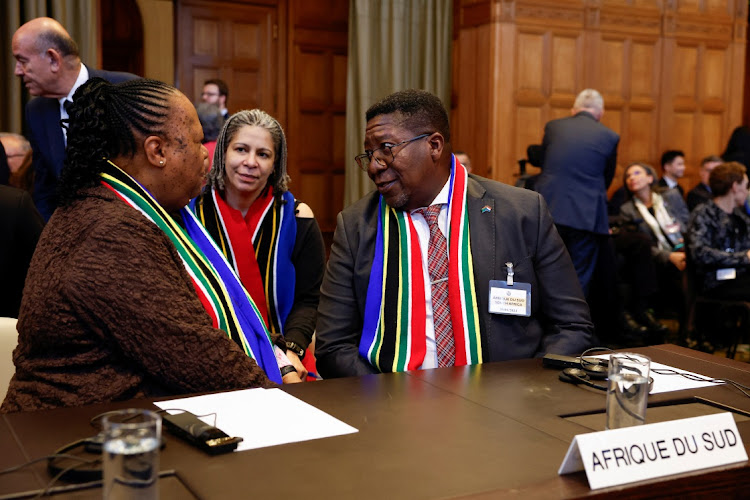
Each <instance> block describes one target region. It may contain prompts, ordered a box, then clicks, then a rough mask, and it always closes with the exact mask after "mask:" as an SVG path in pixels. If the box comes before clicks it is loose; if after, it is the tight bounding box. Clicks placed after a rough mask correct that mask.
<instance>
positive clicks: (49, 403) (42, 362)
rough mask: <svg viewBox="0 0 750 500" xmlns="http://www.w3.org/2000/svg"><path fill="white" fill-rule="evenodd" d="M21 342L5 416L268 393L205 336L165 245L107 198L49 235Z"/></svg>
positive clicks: (34, 275) (69, 214)
mask: <svg viewBox="0 0 750 500" xmlns="http://www.w3.org/2000/svg"><path fill="white" fill-rule="evenodd" d="M18 332H19V336H18V347H17V348H16V350H15V351H14V353H13V361H14V363H15V365H16V374H15V376H14V377H13V379H12V381H11V383H10V387H9V389H8V394H7V396H6V398H5V401H4V402H3V405H2V407H1V408H0V411H2V412H14V411H28V410H37V409H43V408H54V407H59V406H77V405H83V404H89V403H98V402H105V401H117V400H126V399H131V398H136V397H146V396H162V395H177V394H185V393H192V392H202V391H213V390H223V389H233V388H246V387H258V386H269V385H273V383H272V382H270V381H269V380H268V378H267V377H266V376H265V374H264V373H263V371H262V369H261V368H260V367H259V366H258V365H257V364H256V363H255V361H253V360H252V359H250V358H248V357H247V356H246V355H245V354H244V353H243V352H242V350H241V349H240V348H239V347H238V346H237V345H236V344H235V343H234V342H233V341H232V340H231V339H229V338H228V337H227V335H226V334H225V333H224V332H223V331H221V330H217V329H215V328H213V327H212V325H211V319H210V318H209V316H208V314H207V313H206V311H205V310H204V309H203V306H202V304H201V302H200V300H199V299H198V296H197V295H196V293H195V291H194V288H193V285H192V283H191V280H190V277H189V275H188V274H187V272H186V271H185V268H184V266H183V263H182V260H181V259H180V257H179V255H178V253H177V250H176V249H175V247H174V245H172V243H171V241H170V240H169V238H168V237H167V236H166V235H165V234H164V233H163V232H162V231H161V230H160V229H159V228H158V227H157V226H156V225H154V224H153V223H151V222H150V221H149V220H147V219H146V218H145V217H144V216H143V215H142V214H141V213H140V212H138V211H137V210H135V209H133V208H131V207H129V206H128V205H126V204H125V203H124V202H122V201H121V200H119V199H117V198H116V197H115V196H114V194H113V193H112V192H110V191H109V190H107V189H106V188H104V187H95V188H92V189H89V190H87V191H85V198H83V199H82V200H80V201H76V202H74V203H73V204H72V205H71V206H68V207H63V208H60V209H58V210H57V211H56V212H55V213H54V215H53V216H52V218H51V219H50V221H49V223H48V224H47V226H46V228H45V230H44V232H43V233H42V236H41V239H40V240H39V244H38V246H37V249H36V253H35V254H34V258H33V259H32V262H31V267H30V269H29V273H28V277H27V280H26V287H25V289H24V297H23V302H22V304H21V311H20V315H19V320H18Z"/></svg>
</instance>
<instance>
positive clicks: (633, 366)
mask: <svg viewBox="0 0 750 500" xmlns="http://www.w3.org/2000/svg"><path fill="white" fill-rule="evenodd" d="M650 367H651V360H650V359H649V358H647V357H646V356H644V355H642V354H634V353H630V352H618V353H614V354H612V355H611V356H610V357H609V374H608V377H607V378H608V379H609V383H608V390H607V429H619V428H621V427H631V426H633V425H643V424H644V423H646V405H647V403H648V389H649V371H650Z"/></svg>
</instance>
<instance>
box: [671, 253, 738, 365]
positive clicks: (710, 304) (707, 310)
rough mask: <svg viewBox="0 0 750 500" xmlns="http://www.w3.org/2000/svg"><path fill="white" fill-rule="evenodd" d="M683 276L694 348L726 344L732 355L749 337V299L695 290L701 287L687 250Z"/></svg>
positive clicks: (731, 355) (688, 333)
mask: <svg viewBox="0 0 750 500" xmlns="http://www.w3.org/2000/svg"><path fill="white" fill-rule="evenodd" d="M683 276H684V287H685V300H686V301H687V311H688V318H687V328H686V329H685V331H686V332H687V335H688V336H691V337H692V338H693V339H694V340H695V341H697V343H698V348H700V347H701V346H706V345H708V346H721V347H726V349H727V357H728V358H732V359H734V357H735V356H736V355H737V346H738V345H739V344H741V343H743V341H747V339H748V337H749V336H748V333H749V332H750V301H744V300H729V299H715V298H711V297H708V296H705V295H701V294H700V293H699V292H698V290H700V289H701V288H702V286H701V283H700V281H701V280H700V277H699V276H698V273H697V271H696V266H695V263H694V262H693V261H692V259H691V258H690V252H688V254H687V267H686V268H685V272H684V273H683ZM702 350H703V349H702ZM706 350H713V349H712V348H710V349H706Z"/></svg>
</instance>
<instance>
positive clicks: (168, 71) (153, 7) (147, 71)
mask: <svg viewBox="0 0 750 500" xmlns="http://www.w3.org/2000/svg"><path fill="white" fill-rule="evenodd" d="M136 1H137V2H138V7H139V8H140V9H141V17H142V18H143V68H144V75H143V76H144V77H146V78H153V79H155V80H161V81H162V82H166V83H169V84H170V85H174V68H175V60H174V39H175V33H174V5H173V3H172V0H136Z"/></svg>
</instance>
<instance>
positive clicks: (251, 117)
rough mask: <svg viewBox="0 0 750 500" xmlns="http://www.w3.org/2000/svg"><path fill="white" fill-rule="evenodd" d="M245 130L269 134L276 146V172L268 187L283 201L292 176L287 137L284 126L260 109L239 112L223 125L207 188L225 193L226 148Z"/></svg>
mask: <svg viewBox="0 0 750 500" xmlns="http://www.w3.org/2000/svg"><path fill="white" fill-rule="evenodd" d="M244 126H251V127H260V128H263V129H266V130H268V133H270V134H271V140H272V141H273V146H274V149H275V151H274V156H275V157H276V160H275V161H274V165H273V172H271V176H270V177H269V178H268V184H269V185H271V186H273V194H274V196H275V197H281V195H282V194H284V193H286V192H287V191H288V190H289V180H290V179H289V175H288V174H287V173H286V172H287V169H286V159H287V152H286V136H285V135H284V129H283V128H281V124H280V123H279V122H278V121H277V120H276V118H274V117H273V116H271V115H269V114H268V113H266V112H265V111H262V110H260V109H251V110H244V111H239V112H237V113H235V114H233V115H232V116H230V117H229V119H228V120H227V121H226V122H225V123H224V128H222V129H221V132H220V133H219V137H218V138H217V139H216V150H214V163H213V166H212V167H211V171H210V172H209V173H208V180H207V182H206V187H212V188H216V189H218V190H219V191H224V178H225V176H226V159H227V148H229V143H230V142H232V140H233V139H234V136H235V135H237V132H238V131H239V130H240V129H241V128H242V127H244Z"/></svg>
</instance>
